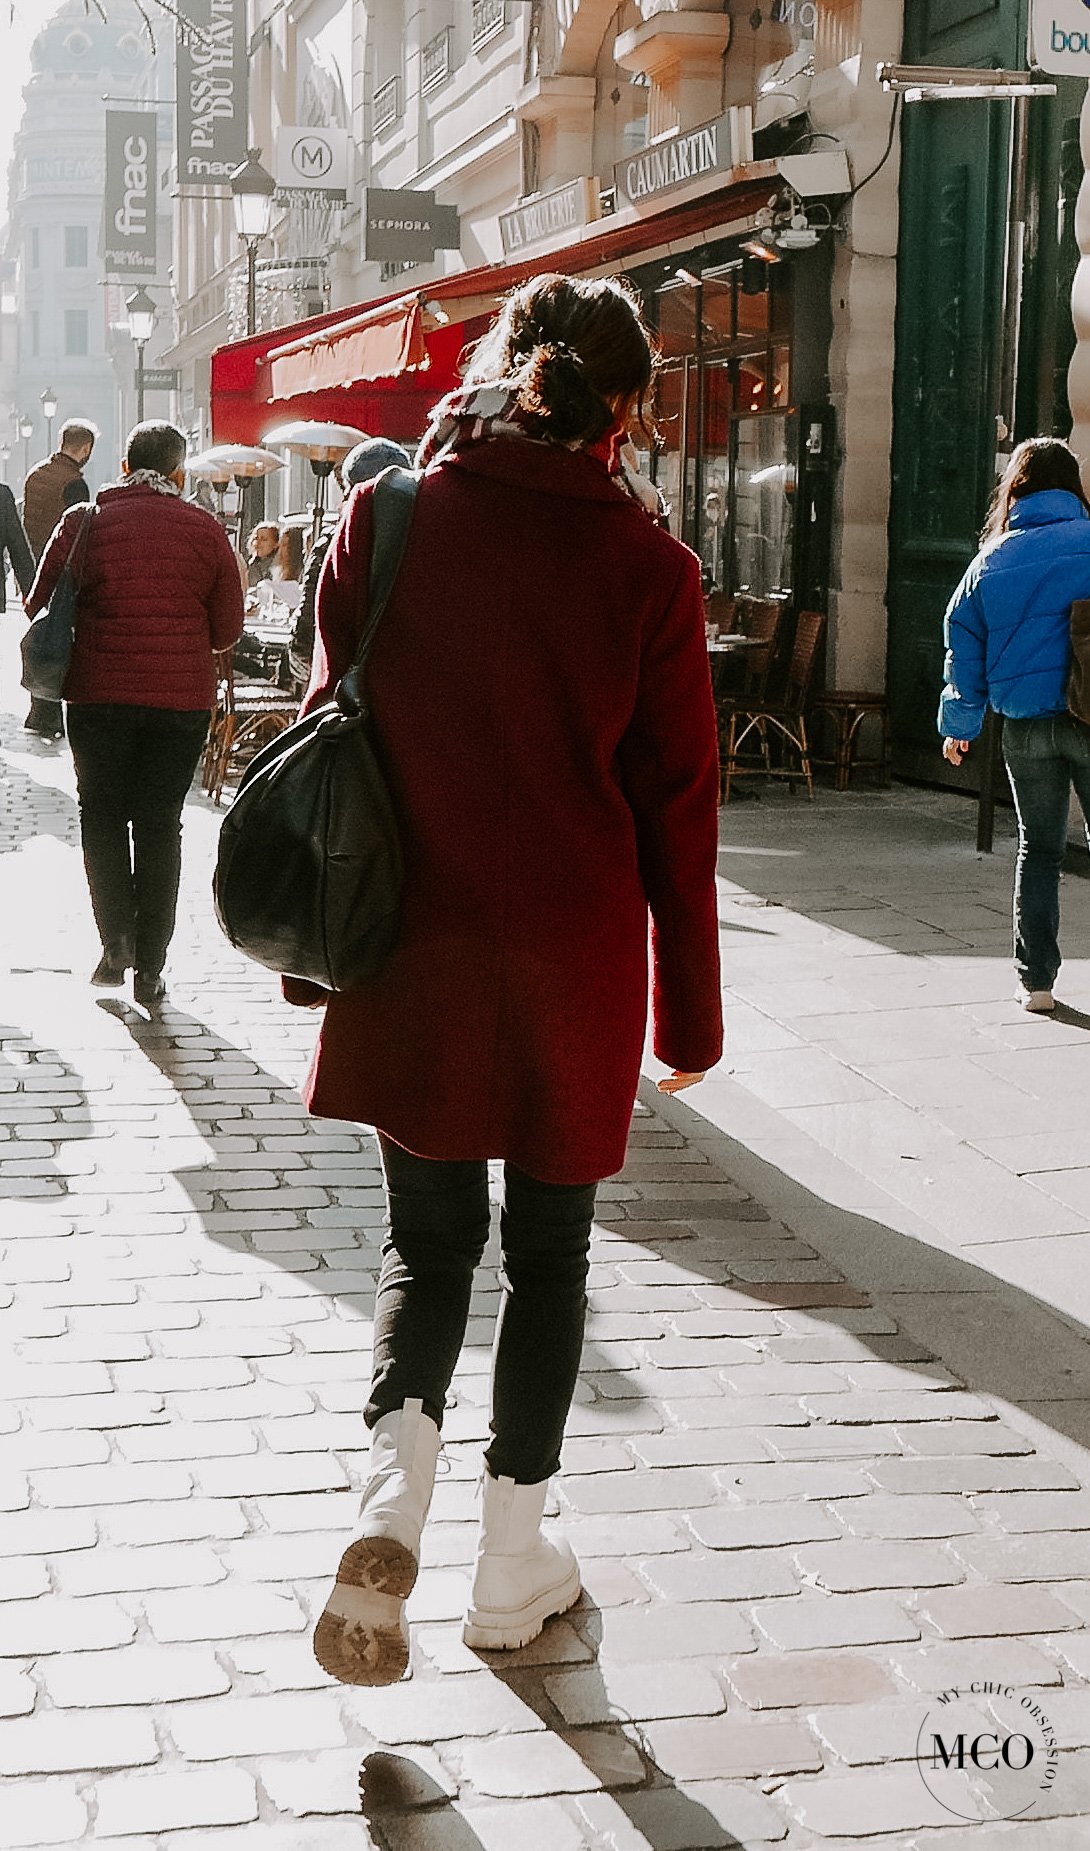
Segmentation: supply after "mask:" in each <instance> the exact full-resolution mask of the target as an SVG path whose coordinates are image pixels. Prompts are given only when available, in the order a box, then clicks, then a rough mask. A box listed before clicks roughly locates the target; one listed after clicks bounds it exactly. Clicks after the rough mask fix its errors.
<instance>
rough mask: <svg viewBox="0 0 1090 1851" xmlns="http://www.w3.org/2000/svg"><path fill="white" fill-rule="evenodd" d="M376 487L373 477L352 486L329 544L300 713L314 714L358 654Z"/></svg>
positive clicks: (317, 595)
mask: <svg viewBox="0 0 1090 1851" xmlns="http://www.w3.org/2000/svg"><path fill="white" fill-rule="evenodd" d="M372 492H373V484H372V483H370V482H364V483H361V484H360V485H359V487H358V488H354V489H353V490H352V493H351V495H350V496H349V499H348V505H347V507H346V509H345V511H344V516H343V518H342V520H341V523H340V526H339V527H338V528H337V531H336V533H335V534H334V535H333V538H332V540H331V541H330V543H329V549H328V551H327V553H326V556H325V560H324V562H323V565H322V570H321V573H320V574H319V577H318V589H317V591H316V593H315V598H314V656H313V660H312V663H311V670H310V686H309V687H308V688H307V691H306V695H305V696H304V699H303V704H302V707H301V708H300V710H299V711H300V713H310V712H311V710H312V708H314V707H320V706H321V705H322V702H323V701H328V700H330V699H331V698H332V695H333V690H334V688H335V687H336V686H337V683H338V681H339V680H340V678H341V676H342V675H343V674H344V672H345V669H346V668H349V667H350V666H351V663H352V658H353V656H354V655H355V653H356V644H357V643H358V642H359V639H360V631H361V630H362V628H363V623H364V619H365V617H366V614H367V574H368V569H369V566H370V559H371V496H372Z"/></svg>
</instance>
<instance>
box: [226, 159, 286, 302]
mask: <svg viewBox="0 0 1090 1851" xmlns="http://www.w3.org/2000/svg"><path fill="white" fill-rule="evenodd" d="M260 155H261V149H260V148H249V149H247V152H246V159H245V160H244V161H243V163H242V166H241V167H236V169H235V171H234V173H233V174H232V175H231V193H232V196H233V203H234V209H235V230H236V231H237V232H238V235H239V237H240V238H241V239H242V241H243V243H244V244H245V246H246V332H247V334H256V332H257V247H258V245H259V244H260V243H261V240H262V238H267V237H268V235H269V226H270V225H271V223H272V209H273V193H274V192H275V191H276V181H275V180H274V179H273V177H272V175H271V174H270V173H267V172H266V170H265V168H264V167H262V165H261V160H260Z"/></svg>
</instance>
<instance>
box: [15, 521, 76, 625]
mask: <svg viewBox="0 0 1090 1851" xmlns="http://www.w3.org/2000/svg"><path fill="white" fill-rule="evenodd" d="M86 518H87V516H86V514H85V512H84V510H83V508H82V507H80V508H70V509H69V511H68V513H67V514H65V515H63V516H62V517H61V519H60V520H59V521H58V522H57V525H56V526H55V527H54V529H53V532H52V533H51V534H50V536H49V540H48V542H47V544H46V549H45V552H44V553H43V554H42V556H41V558H40V559H39V561H38V571H37V574H36V576H35V579H34V583H33V585H32V586H31V587H30V595H29V597H28V598H27V600H26V603H25V604H24V606H23V608H24V610H25V611H26V614H27V616H28V617H36V616H37V615H38V612H39V611H44V609H45V607H46V605H47V604H48V603H49V600H50V598H51V597H52V596H53V588H54V586H55V585H56V583H57V580H58V579H59V578H60V575H61V572H62V571H63V569H64V566H65V564H66V563H67V560H68V555H69V554H70V552H71V551H72V548H73V547H74V546H75V544H76V540H77V538H78V536H79V531H80V528H81V527H82V526H83V523H84V521H85V520H86Z"/></svg>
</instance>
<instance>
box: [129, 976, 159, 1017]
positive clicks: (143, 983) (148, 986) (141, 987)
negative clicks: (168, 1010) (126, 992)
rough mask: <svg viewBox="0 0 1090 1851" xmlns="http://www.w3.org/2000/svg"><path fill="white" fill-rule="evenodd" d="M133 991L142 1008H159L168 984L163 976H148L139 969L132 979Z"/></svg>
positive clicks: (134, 997) (135, 999)
mask: <svg viewBox="0 0 1090 1851" xmlns="http://www.w3.org/2000/svg"><path fill="white" fill-rule="evenodd" d="M132 993H133V999H134V1001H136V1002H138V1003H139V1004H140V1007H141V1008H142V1009H157V1008H158V1006H159V1004H160V1003H161V1002H162V1000H163V998H164V997H165V995H166V993H167V986H166V984H165V983H164V982H163V979H162V977H160V976H155V977H148V976H146V975H145V974H144V973H143V972H142V971H137V973H136V975H135V977H134V978H133V980H132Z"/></svg>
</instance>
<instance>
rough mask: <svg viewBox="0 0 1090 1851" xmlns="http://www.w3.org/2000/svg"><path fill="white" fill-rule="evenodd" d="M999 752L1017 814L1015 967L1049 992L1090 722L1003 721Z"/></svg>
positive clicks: (1089, 789) (1084, 796)
mask: <svg viewBox="0 0 1090 1851" xmlns="http://www.w3.org/2000/svg"><path fill="white" fill-rule="evenodd" d="M1003 756H1004V758H1005V759H1006V763H1007V775H1008V776H1009V778H1010V781H1011V792H1012V794H1013V796H1014V807H1015V809H1016V811H1017V812H1018V863H1017V867H1016V870H1015V876H1014V964H1015V969H1016V970H1017V972H1018V976H1019V979H1020V981H1021V983H1022V985H1023V988H1025V989H1027V990H1051V988H1052V986H1053V984H1054V983H1055V981H1056V976H1057V973H1058V972H1059V968H1060V942H1059V934H1060V869H1061V867H1062V865H1063V858H1064V853H1065V850H1066V848H1067V816H1068V810H1069V809H1070V806H1071V788H1072V785H1074V788H1075V794H1076V796H1077V797H1078V800H1079V803H1080V804H1081V806H1082V812H1083V817H1084V819H1090V726H1084V725H1083V724H1082V723H1081V722H1080V721H1078V720H1075V719H1073V718H1072V717H1071V715H1070V714H1066V713H1056V714H1041V715H1039V716H1038V717H1037V718H1036V719H1032V720H1004V722H1003ZM1088 839H1090V832H1088Z"/></svg>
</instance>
